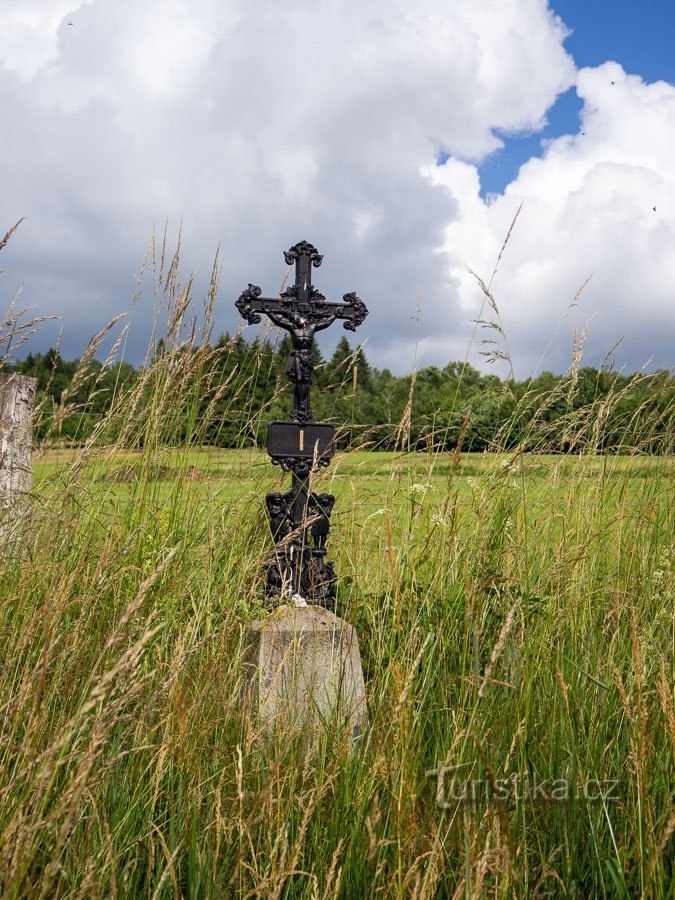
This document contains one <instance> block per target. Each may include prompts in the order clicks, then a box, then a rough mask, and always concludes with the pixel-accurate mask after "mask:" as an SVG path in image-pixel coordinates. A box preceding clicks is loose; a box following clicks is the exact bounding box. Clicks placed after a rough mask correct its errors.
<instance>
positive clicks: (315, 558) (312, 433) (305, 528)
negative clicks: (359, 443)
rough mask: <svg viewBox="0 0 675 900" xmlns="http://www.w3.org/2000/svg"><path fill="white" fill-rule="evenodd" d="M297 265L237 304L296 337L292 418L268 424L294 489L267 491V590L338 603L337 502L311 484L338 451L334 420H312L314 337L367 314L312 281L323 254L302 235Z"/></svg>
mask: <svg viewBox="0 0 675 900" xmlns="http://www.w3.org/2000/svg"><path fill="white" fill-rule="evenodd" d="M284 257H285V259H286V262H287V263H288V264H289V265H290V264H291V263H295V283H294V284H293V285H291V286H290V287H288V288H287V289H286V290H285V291H284V292H283V293H282V294H281V295H280V296H279V297H275V298H270V297H262V296H261V294H262V291H261V289H260V288H259V287H258V286H257V285H255V284H249V286H248V288H247V289H246V290H245V291H243V293H242V294H241V295H240V297H239V299H238V300H237V302H236V307H237V309H238V310H239V312H240V313H241V315H242V317H243V318H244V319H246V320H247V322H249V323H250V324H254V323H257V322H260V321H261V316H262V315H266V316H267V317H268V318H269V319H270V320H271V321H272V322H273V323H274V324H275V325H278V326H279V328H283V329H284V330H285V331H287V332H288V333H289V334H290V336H291V348H292V349H291V356H290V359H289V361H288V368H287V370H286V372H287V375H288V378H289V381H290V382H291V384H292V385H293V407H292V409H291V415H290V419H289V420H287V421H284V422H271V423H270V425H269V427H268V435H267V452H268V453H269V455H270V457H271V458H272V463H273V464H274V465H277V466H281V468H282V469H283V470H284V471H285V472H290V473H291V489H290V490H289V491H287V492H286V493H284V494H282V493H280V492H273V493H270V494H268V495H267V497H266V504H267V513H268V516H269V521H270V529H271V532H272V537H273V538H274V544H275V547H274V556H273V557H272V558H270V559H269V560H268V561H267V562H266V564H265V568H266V575H265V595H266V598H267V601H268V602H270V603H272V602H274V601H275V600H276V599H278V598H280V597H284V596H291V597H292V596H294V595H298V596H299V597H301V598H302V599H303V600H304V601H306V602H307V603H309V604H314V605H318V606H324V607H326V608H327V609H331V610H332V609H333V608H334V606H335V581H336V577H335V571H334V568H333V563H332V562H330V561H329V560H327V559H326V552H327V551H326V543H327V541H328V535H329V531H330V517H331V513H332V511H333V505H334V503H335V497H333V495H332V494H316V493H314V492H313V491H312V490H311V489H310V476H311V473H312V472H313V471H316V470H317V469H319V468H321V467H324V466H327V465H328V463H329V462H330V459H331V457H332V456H333V453H334V449H335V448H334V429H333V426H332V425H328V424H325V423H321V422H314V416H313V415H312V409H311V406H310V396H309V389H310V379H311V376H312V372H313V370H314V362H315V360H314V351H313V341H314V336H315V335H316V333H317V331H323V330H324V328H328V327H329V326H330V325H332V324H333V322H335V321H336V320H341V321H342V322H343V324H344V327H345V328H346V329H348V330H349V331H356V328H357V327H358V326H359V325H360V324H361V323H362V322H363V321H364V319H365V318H366V316H367V315H368V310H367V309H366V306H365V304H364V303H363V301H362V300H361V299H360V298H359V297H357V296H356V294H353V293H350V294H344V296H343V298H342V303H331V302H327V301H326V298H325V297H324V296H323V294H321V293H320V292H319V291H318V290H317V289H316V288H315V287H314V286H313V285H312V267H313V266H314V267H318V266H320V265H321V261H322V259H323V257H322V256H321V255H320V254H319V252H318V251H317V249H316V247H313V246H312V244H309V243H307V241H301V242H300V243H299V244H296V245H295V246H294V247H291V249H290V250H287V251H286V252H285V253H284Z"/></svg>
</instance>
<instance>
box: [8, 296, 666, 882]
mask: <svg viewBox="0 0 675 900" xmlns="http://www.w3.org/2000/svg"><path fill="white" fill-rule="evenodd" d="M165 287H166V285H165ZM175 287H176V286H175V285H174V288H175ZM188 288H189V286H188ZM188 288H186V289H185V290H188ZM173 296H174V302H173V305H172V306H170V310H169V311H170V315H169V319H168V322H169V325H168V334H169V336H171V335H173V346H171V341H169V342H168V344H169V346H168V347H167V350H166V352H165V354H164V355H162V356H160V357H159V358H158V359H156V360H154V361H153V362H152V363H149V365H148V367H147V372H146V377H144V378H142V379H141V380H140V382H139V383H138V384H136V385H134V386H133V388H132V389H130V391H129V392H128V393H120V395H119V397H117V398H116V399H115V402H114V404H113V406H112V408H111V410H110V412H109V413H108V414H107V416H106V419H105V421H103V422H102V423H101V424H100V426H97V428H96V430H95V432H94V434H93V435H92V436H91V437H90V438H89V439H88V441H87V442H86V444H85V446H83V447H81V448H79V449H77V450H68V449H60V450H55V449H53V448H52V449H49V448H48V447H46V448H42V449H40V450H38V452H37V453H36V455H35V460H34V463H35V466H34V471H35V484H34V492H33V496H32V513H31V515H30V517H28V516H27V517H26V518H25V519H24V521H23V524H22V526H21V528H20V529H19V528H17V529H16V530H15V534H14V535H13V539H12V540H11V541H9V542H8V543H7V544H6V546H5V547H4V549H3V553H2V557H1V559H2V562H1V563H0V572H1V580H0V660H1V664H0V895H1V896H2V897H3V898H23V897H42V898H61V897H68V898H90V897H92V898H104V897H105V898H108V897H117V898H136V897H138V898H141V897H147V898H181V897H184V898H223V897H251V898H252V897H282V898H296V897H297V898H329V897H345V898H352V897H371V896H376V897H377V896H381V897H386V898H389V897H392V898H394V897H395V898H403V897H418V898H423V897H457V898H464V897H466V898H469V897H549V896H554V897H595V896H598V897H634V896H638V895H642V896H646V897H667V896H673V894H674V893H675V890H674V889H675V865H674V859H675V853H674V851H673V841H674V838H673V832H674V831H675V808H674V805H673V772H674V760H675V756H674V750H675V699H674V695H673V684H674V677H673V676H674V674H675V673H674V665H675V663H674V660H675V653H674V650H675V619H674V616H673V610H674V607H675V579H674V573H675V544H674V537H675V503H674V502H673V500H674V499H675V498H674V491H673V485H674V479H673V476H674V474H675V472H674V460H673V456H672V435H673V431H672V427H671V426H672V415H671V419H670V421H669V423H666V426H667V427H665V428H663V429H662V430H663V434H664V446H663V451H664V452H663V454H662V455H659V456H647V455H645V454H643V453H642V452H641V451H640V445H639V441H637V442H635V440H633V441H632V444H631V447H632V449H631V453H630V454H628V453H627V454H625V455H616V456H607V455H600V454H598V453H596V445H595V444H594V435H595V436H596V437H597V436H598V435H600V434H601V430H602V422H603V417H604V416H605V414H606V411H607V404H608V403H610V402H611V398H610V400H609V401H603V405H601V406H596V405H591V406H589V408H587V409H585V410H583V411H582V413H581V414H580V415H578V416H577V417H576V418H575V419H573V420H570V422H569V423H568V429H569V431H570V433H572V432H574V431H575V429H577V431H578V434H579V435H583V436H584V437H583V440H579V441H576V442H575V443H574V446H576V448H577V449H576V451H575V452H574V453H569V454H549V453H547V452H546V451H547V450H549V449H550V447H548V446H547V443H546V438H545V435H544V436H543V437H542V439H541V442H540V444H537V435H536V434H534V433H533V434H531V435H529V440H528V447H529V448H530V449H535V450H539V451H540V452H538V453H537V452H527V453H525V452H523V448H521V449H515V450H512V451H511V452H510V453H508V454H505V453H501V452H499V447H495V452H492V453H486V454H481V455H475V456H474V455H470V454H462V453H459V452H453V453H449V454H442V455H439V454H435V453H434V452H431V451H430V452H429V453H406V452H402V451H401V452H390V453H373V452H370V453H369V452H357V451H355V452H351V453H349V452H347V453H342V454H339V455H338V456H337V457H336V458H335V460H334V461H333V463H332V465H331V466H330V467H329V468H328V469H326V470H325V471H323V472H322V473H321V474H320V475H319V476H318V477H317V479H316V481H315V487H316V489H319V488H320V489H322V490H330V491H332V492H334V493H335V495H336V497H337V502H336V506H335V512H334V515H333V529H332V534H331V542H330V545H329V547H330V555H331V558H332V559H334V560H335V564H336V570H337V572H338V574H339V585H338V612H339V614H340V615H342V616H343V617H344V618H346V619H348V620H349V621H350V622H351V623H352V624H354V625H355V626H356V627H357V630H358V635H359V641H360V647H361V655H362V660H363V665H364V672H365V678H366V686H367V695H368V713H369V719H370V727H369V729H368V731H367V732H366V733H365V734H364V735H363V736H362V737H360V738H359V739H358V740H357V741H356V742H351V741H350V739H349V738H348V737H347V736H346V734H345V732H344V729H343V728H342V727H341V726H340V723H329V726H328V727H327V728H326V729H325V730H322V731H321V732H317V733H314V734H312V735H303V734H297V733H283V732H278V733H276V734H274V735H273V736H267V737H266V736H265V735H264V734H262V733H261V731H260V729H259V727H258V724H257V722H256V720H255V718H254V717H253V716H252V715H251V714H250V712H247V711H246V710H245V709H243V708H242V706H241V703H240V700H239V698H240V688H241V655H242V651H243V647H244V644H245V639H246V632H247V626H248V623H249V622H250V621H251V620H252V619H254V618H256V617H258V616H260V615H261V614H269V613H264V612H263V610H262V607H261V583H260V567H261V563H262V561H263V559H264V558H265V555H266V553H267V552H268V551H269V547H270V536H269V530H268V527H267V524H266V521H265V516H264V494H265V492H266V491H267V490H270V489H274V488H276V489H279V488H280V486H281V485H282V484H284V483H286V481H285V478H287V476H283V475H282V474H281V473H280V472H279V471H278V470H275V469H273V467H272V466H271V465H270V464H269V461H268V460H267V458H266V456H265V455H264V454H263V453H261V452H259V451H256V450H249V449H241V450H233V451H215V450H205V449H201V443H202V441H201V439H200V436H201V434H202V431H203V428H204V427H205V423H208V419H209V409H208V408H207V409H206V410H204V408H203V405H200V404H199V403H198V399H199V397H200V396H201V395H202V394H203V391H204V384H203V372H204V370H205V366H204V362H205V359H206V358H207V356H208V353H209V352H210V351H209V348H208V345H207V344H205V343H200V341H199V336H198V335H197V338H195V337H194V334H195V332H194V329H193V330H192V332H190V330H189V329H188V332H190V333H191V334H192V335H193V337H188V338H183V337H180V338H179V337H178V336H179V335H183V334H184V333H185V330H184V329H182V326H181V321H182V317H184V316H185V309H186V308H187V302H186V303H183V301H182V299H181V298H183V297H184V296H186V294H185V293H184V292H183V289H182V288H181V290H178V289H175V290H174V291H173ZM175 298H177V299H175ZM182 303H183V305H182V306H181V304H182ZM186 341H187V342H188V344H187V348H188V349H189V350H190V352H186ZM190 341H193V343H189V342H190ZM92 387H93V388H95V386H92ZM209 387H210V388H211V389H214V390H216V392H217V389H218V386H217V385H216V386H213V385H211V386H209ZM412 402H414V398H412ZM543 402H544V403H545V402H546V401H543ZM239 413H240V410H237V414H239ZM671 413H672V411H671ZM179 421H180V422H181V423H183V424H184V423H185V422H188V423H189V427H188V428H187V431H185V429H184V428H183V432H184V433H187V435H188V436H187V437H186V438H185V439H184V440H181V441H177V440H175V439H174V438H173V435H174V434H175V433H177V430H178V429H177V423H178V422H179ZM627 427H628V425H627ZM404 437H405V436H404V435H403V436H402V440H401V442H400V445H401V446H405V440H404ZM633 438H634V435H633ZM668 442H670V443H668ZM651 446H653V441H652V444H651ZM137 447H140V448H141V449H135V450H131V449H130V448H137ZM669 451H670V455H669ZM434 773H435V774H434Z"/></svg>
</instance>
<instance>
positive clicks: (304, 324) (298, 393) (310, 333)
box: [266, 309, 337, 422]
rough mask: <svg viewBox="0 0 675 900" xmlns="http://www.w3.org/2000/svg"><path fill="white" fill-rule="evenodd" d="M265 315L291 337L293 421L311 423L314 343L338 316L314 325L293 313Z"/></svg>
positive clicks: (328, 317)
mask: <svg viewBox="0 0 675 900" xmlns="http://www.w3.org/2000/svg"><path fill="white" fill-rule="evenodd" d="M266 314H267V315H268V316H269V318H270V319H271V320H272V322H274V324H275V325H278V326H279V328H283V329H284V330H285V331H288V332H289V333H290V335H291V345H292V347H293V349H292V350H291V356H290V359H289V360H288V368H287V369H286V374H287V375H288V378H289V380H290V381H291V382H292V383H293V411H292V413H291V417H292V418H293V419H296V420H297V421H299V422H310V421H311V419H312V411H311V409H310V407H309V379H310V377H311V374H312V370H313V369H314V351H313V349H312V342H313V340H314V335H315V334H316V332H317V331H323V330H324V328H328V327H329V326H330V325H332V324H333V322H334V321H335V319H336V318H337V315H336V314H332V315H325V316H323V317H322V318H320V319H318V320H315V321H313V322H308V321H307V319H306V318H305V317H304V316H302V315H300V314H299V313H296V312H294V311H293V310H290V309H289V310H284V311H283V312H282V313H280V314H279V313H277V312H272V311H271V310H269V311H268V310H266Z"/></svg>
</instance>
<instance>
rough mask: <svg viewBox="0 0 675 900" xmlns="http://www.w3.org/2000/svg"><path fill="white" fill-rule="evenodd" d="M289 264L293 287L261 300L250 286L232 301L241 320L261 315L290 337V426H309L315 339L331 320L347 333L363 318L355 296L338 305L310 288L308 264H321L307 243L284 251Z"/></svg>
mask: <svg viewBox="0 0 675 900" xmlns="http://www.w3.org/2000/svg"><path fill="white" fill-rule="evenodd" d="M284 258H285V260H286V262H287V263H288V265H291V264H292V263H295V283H294V284H293V285H291V286H290V287H288V288H286V290H285V291H284V292H283V293H282V294H280V295H279V297H274V298H272V297H261V296H260V295H261V293H262V291H261V289H260V288H259V287H258V286H257V285H255V284H249V286H248V288H247V289H246V290H245V291H243V293H242V294H241V295H240V296H239V299H238V300H237V302H236V304H235V305H236V307H237V309H238V310H239V312H240V314H241V316H242V317H243V318H244V319H246V321H247V322H248V323H249V324H251V325H253V324H254V323H256V322H260V321H261V315H262V314H264V315H266V316H267V317H268V318H269V319H270V320H271V321H272V322H274V324H275V325H278V326H279V328H283V329H284V330H285V331H288V332H289V334H290V336H291V345H292V350H291V357H290V359H289V361H288V368H287V370H286V372H287V375H288V378H289V380H290V381H291V382H292V384H293V409H292V410H291V419H292V420H293V421H294V422H301V423H304V422H311V421H312V419H313V416H312V410H311V408H310V405H309V380H310V378H311V375H312V371H313V369H314V350H313V342H314V335H315V334H316V332H317V331H323V330H324V328H328V327H329V325H332V324H333V322H335V320H336V319H341V320H342V321H343V322H344V327H345V328H346V329H348V330H349V331H356V328H357V326H359V325H360V324H361V323H362V322H363V320H364V319H365V318H366V316H367V315H368V310H367V309H366V306H365V303H364V302H363V300H361V299H360V298H359V297H357V296H356V294H354V293H351V294H344V296H343V297H342V303H328V302H326V298H325V297H324V295H323V294H322V293H320V292H319V291H318V290H317V289H316V288H315V287H314V285H313V284H312V266H316V267H318V266H320V265H321V261H322V260H323V256H321V254H320V253H319V252H318V250H317V249H316V247H314V246H312V244H310V243H308V242H307V241H300V243H299V244H295V246H293V247H291V249H290V250H286V251H285V252H284Z"/></svg>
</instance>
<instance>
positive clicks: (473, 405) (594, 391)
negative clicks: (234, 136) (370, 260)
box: [4, 334, 675, 453]
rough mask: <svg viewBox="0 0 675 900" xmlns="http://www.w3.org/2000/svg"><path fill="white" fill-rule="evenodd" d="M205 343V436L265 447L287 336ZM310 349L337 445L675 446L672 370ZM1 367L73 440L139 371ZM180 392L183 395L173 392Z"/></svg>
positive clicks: (318, 405) (316, 389)
mask: <svg viewBox="0 0 675 900" xmlns="http://www.w3.org/2000/svg"><path fill="white" fill-rule="evenodd" d="M209 349H210V351H211V352H209V353H208V355H207V356H206V357H205V359H206V363H205V364H204V366H203V371H202V374H201V379H200V382H199V388H198V389H199V390H200V393H201V401H200V402H201V404H202V408H203V410H204V411H206V409H207V408H208V409H209V416H208V419H209V423H208V426H207V430H206V431H205V432H202V438H203V440H204V441H205V443H206V444H208V445H211V446H217V447H223V448H232V447H240V446H250V445H251V444H257V445H260V446H264V442H265V436H266V424H267V422H269V421H273V420H275V419H285V418H287V416H288V412H289V406H290V392H289V387H288V379H287V377H286V365H287V361H288V357H289V354H290V349H291V348H290V340H289V339H288V338H287V337H285V338H284V339H282V340H279V341H277V342H276V343H271V342H270V341H267V340H264V341H258V340H256V341H254V342H252V343H249V342H247V341H246V340H245V339H244V338H243V337H242V336H241V335H240V334H238V335H235V336H234V337H232V336H230V335H229V334H225V335H221V337H220V338H219V339H218V340H217V342H216V343H215V344H214V345H213V346H212V347H211V348H209ZM175 352H182V353H198V352H199V351H198V350H197V349H194V348H192V349H184V350H182V351H175V350H173V351H167V350H166V349H165V347H164V344H163V342H162V341H160V342H159V344H158V346H157V350H156V353H155V357H154V359H153V360H152V362H153V363H154V364H155V366H156V368H157V370H158V371H161V368H162V366H161V364H160V365H157V363H158V362H161V359H162V355H163V354H166V356H167V360H168V359H169V357H170V356H171V354H172V353H175ZM315 355H316V368H315V371H314V376H313V382H312V395H311V402H312V409H313V411H314V415H315V419H316V420H317V421H325V422H333V423H335V424H336V425H338V426H340V428H341V431H340V432H339V441H340V443H341V445H342V446H344V447H346V446H351V447H371V448H373V449H392V448H394V447H401V448H406V449H424V448H430V447H431V448H433V449H435V450H455V449H457V448H458V447H459V448H460V449H462V450H466V451H473V452H476V451H485V450H491V449H495V450H508V449H511V448H513V447H516V446H523V445H524V446H525V448H526V449H532V450H539V451H542V452H544V451H545V452H574V451H575V450H583V449H584V447H585V446H586V445H587V444H590V443H592V444H593V446H595V447H596V448H598V449H601V450H604V451H607V452H636V451H638V452H667V453H669V452H672V449H673V431H674V430H675V429H674V421H675V377H674V376H673V374H672V373H671V372H668V371H665V370H660V371H657V372H655V373H652V374H649V375H644V374H640V373H637V374H633V375H624V374H621V373H619V372H617V371H614V370H612V369H611V368H607V369H604V368H603V369H596V368H593V367H590V366H579V365H577V366H572V367H571V368H570V370H569V371H568V372H566V373H564V374H563V375H555V374H553V373H551V372H543V373H541V374H540V375H539V376H538V377H537V378H534V379H530V380H526V381H514V380H502V379H501V378H499V377H498V376H497V375H493V374H482V373H481V372H479V371H478V370H477V369H475V368H474V367H473V366H471V365H470V364H468V363H464V362H458V361H453V362H449V363H448V364H447V365H446V366H445V367H444V368H439V367H437V366H427V367H424V368H421V369H419V370H418V371H417V372H415V373H414V374H409V375H405V376H396V375H393V374H392V373H391V372H390V371H389V370H388V369H377V368H375V367H373V366H371V365H370V364H369V362H368V360H367V358H366V354H365V352H364V350H363V348H362V347H357V348H352V346H351V345H350V343H349V341H348V339H347V337H346V336H343V337H342V338H341V339H340V341H339V342H338V344H337V346H336V348H335V350H334V352H333V354H332V356H331V357H330V358H327V359H326V358H324V356H323V354H322V353H321V350H320V349H319V347H318V345H316V344H315ZM167 364H169V363H167ZM4 368H5V370H6V371H9V372H11V371H15V372H18V373H20V374H23V375H30V376H34V377H35V378H37V379H38V401H39V413H38V418H37V422H36V433H37V437H38V439H40V440H55V441H65V442H66V443H68V444H73V445H77V444H80V443H83V442H84V441H85V440H86V439H87V437H88V436H89V435H90V434H91V432H92V430H93V428H94V427H95V426H96V424H97V423H98V422H100V420H101V419H102V417H103V416H104V415H105V414H106V412H107V411H108V410H109V408H110V406H111V404H112V403H113V401H114V400H115V398H119V397H120V396H121V395H122V394H123V393H124V392H125V391H128V390H129V389H130V388H132V387H133V385H134V384H135V383H136V382H137V380H138V378H139V375H140V369H137V368H134V366H132V365H131V364H129V363H125V362H118V363H115V364H113V365H104V364H102V363H100V362H98V361H97V360H95V359H89V360H86V361H84V360H71V361H68V360H65V359H63V357H62V356H61V355H60V353H59V352H58V351H56V350H54V349H50V350H48V351H47V352H46V353H31V354H29V355H28V356H26V358H25V359H23V360H21V361H19V362H16V363H15V364H14V365H6V366H5V367H4ZM190 389H191V390H193V389H194V386H191V388H190ZM186 400H187V398H186ZM176 402H177V403H178V404H179V405H180V399H179V398H177V401H176ZM186 407H187V403H186ZM584 409H588V410H589V417H588V421H589V434H584V432H583V429H582V430H580V429H579V427H578V423H579V411H580V410H584ZM214 411H215V413H216V414H215V415H213V413H214ZM219 412H220V414H219ZM591 412H593V413H594V414H593V415H590V413H591ZM181 421H182V420H181V417H180V415H177V416H176V417H175V419H174V428H175V429H176V430H177V432H178V433H175V434H173V435H172V438H173V439H179V440H182V439H185V438H186V437H189V432H190V431H191V430H193V429H194V422H190V421H187V420H186V421H185V422H184V423H182V424H181ZM571 422H574V423H575V427H574V429H573V430H571V429H570V428H568V425H569V423H571ZM591 422H592V423H593V424H592V426H591V424H590V423H591ZM599 423H600V424H601V433H598V427H599ZM591 428H592V434H591V433H590V429H591ZM181 429H182V433H180V432H181ZM115 437H116V436H115V435H111V438H113V439H114V438H115Z"/></svg>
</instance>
